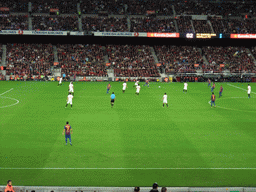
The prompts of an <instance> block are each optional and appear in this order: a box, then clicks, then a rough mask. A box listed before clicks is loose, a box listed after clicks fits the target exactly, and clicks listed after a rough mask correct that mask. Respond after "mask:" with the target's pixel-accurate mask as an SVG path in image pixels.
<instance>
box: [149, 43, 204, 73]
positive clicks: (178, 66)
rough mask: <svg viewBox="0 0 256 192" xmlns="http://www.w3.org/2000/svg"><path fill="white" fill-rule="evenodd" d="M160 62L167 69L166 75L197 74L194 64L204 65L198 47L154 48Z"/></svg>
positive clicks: (164, 46)
mask: <svg viewBox="0 0 256 192" xmlns="http://www.w3.org/2000/svg"><path fill="white" fill-rule="evenodd" d="M154 49H155V52H156V55H157V58H158V61H159V62H160V63H161V64H163V66H164V67H165V72H166V73H177V72H186V73H195V72H196V69H197V68H196V67H194V64H199V67H198V68H200V66H201V65H202V64H203V57H202V55H201V53H200V52H199V50H198V49H197V48H196V47H192V46H174V45H172V46H166V45H163V46H159V45H158V46H154Z"/></svg>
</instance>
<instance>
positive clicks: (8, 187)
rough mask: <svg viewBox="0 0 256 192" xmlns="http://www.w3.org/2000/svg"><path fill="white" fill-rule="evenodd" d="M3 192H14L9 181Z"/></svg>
mask: <svg viewBox="0 0 256 192" xmlns="http://www.w3.org/2000/svg"><path fill="white" fill-rule="evenodd" d="M4 192H14V190H13V187H12V181H11V180H8V181H7V186H6V188H5V190H4Z"/></svg>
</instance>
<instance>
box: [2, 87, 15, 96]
mask: <svg viewBox="0 0 256 192" xmlns="http://www.w3.org/2000/svg"><path fill="white" fill-rule="evenodd" d="M11 90H13V88H11V89H10V90H8V91H5V92H3V93H2V94H0V96H1V95H3V94H5V93H8V92H9V91H11Z"/></svg>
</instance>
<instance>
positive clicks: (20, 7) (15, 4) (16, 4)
mask: <svg viewBox="0 0 256 192" xmlns="http://www.w3.org/2000/svg"><path fill="white" fill-rule="evenodd" d="M28 2H29V0H19V1H15V0H8V1H1V2H0V7H7V8H9V10H10V12H22V13H23V12H28Z"/></svg>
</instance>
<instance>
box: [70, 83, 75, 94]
mask: <svg viewBox="0 0 256 192" xmlns="http://www.w3.org/2000/svg"><path fill="white" fill-rule="evenodd" d="M69 91H70V92H73V91H74V85H73V84H69Z"/></svg>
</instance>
